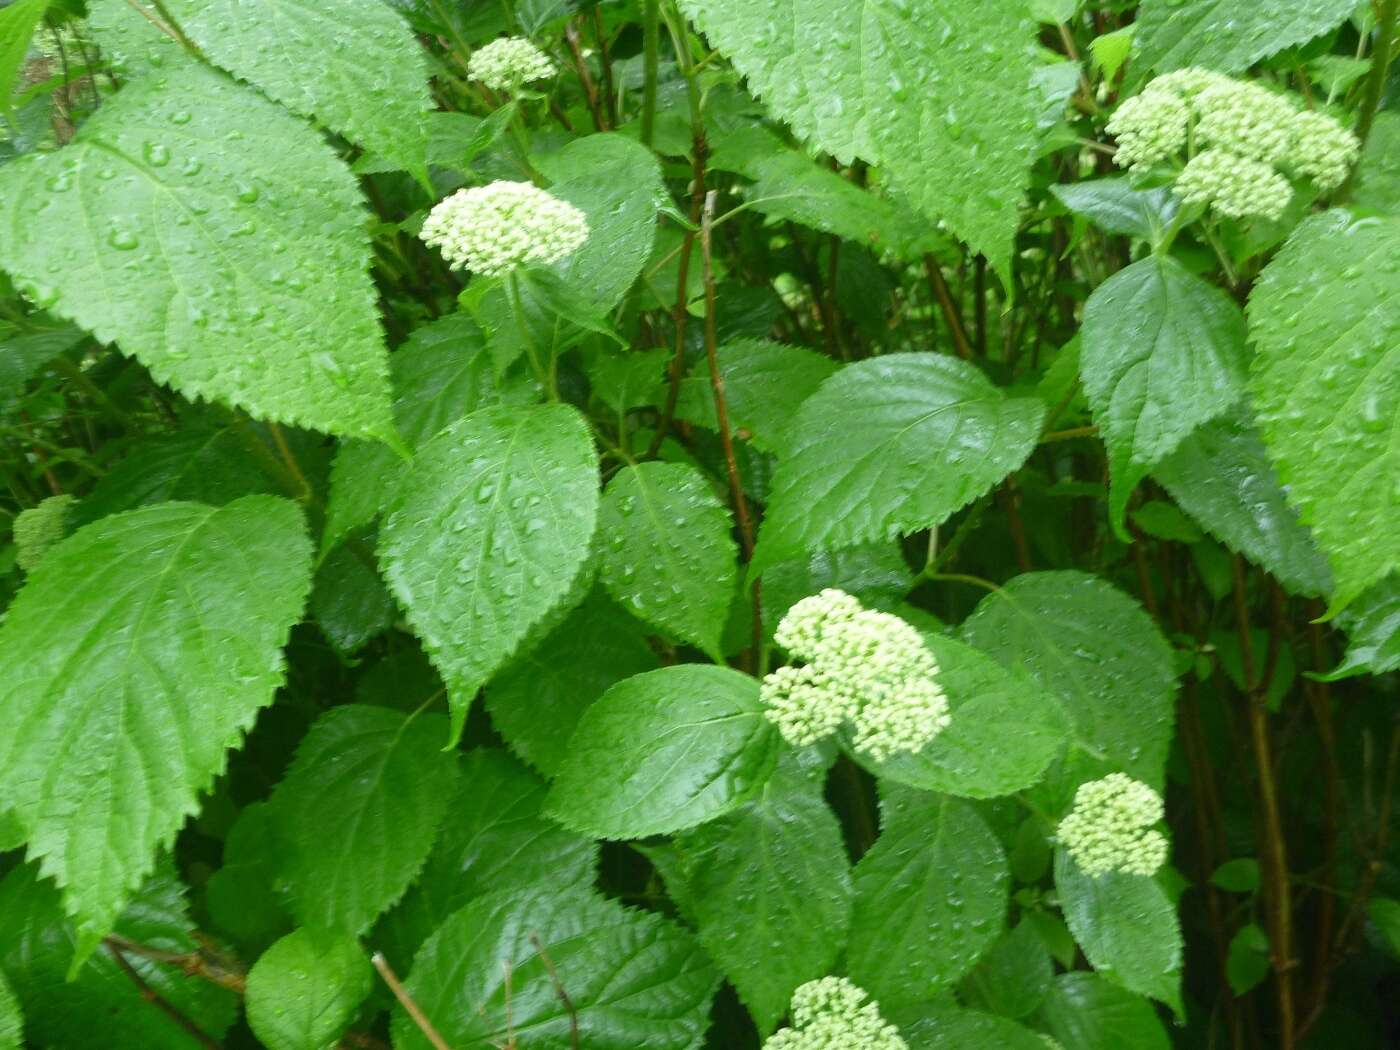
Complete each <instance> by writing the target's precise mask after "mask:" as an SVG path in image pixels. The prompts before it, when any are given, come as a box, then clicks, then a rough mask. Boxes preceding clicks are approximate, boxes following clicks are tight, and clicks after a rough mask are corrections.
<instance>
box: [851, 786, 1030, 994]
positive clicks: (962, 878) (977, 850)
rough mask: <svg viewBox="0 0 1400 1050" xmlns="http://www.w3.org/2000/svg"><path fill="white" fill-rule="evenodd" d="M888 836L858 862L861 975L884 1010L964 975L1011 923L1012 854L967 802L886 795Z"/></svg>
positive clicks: (856, 974) (905, 791)
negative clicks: (1008, 916)
mask: <svg viewBox="0 0 1400 1050" xmlns="http://www.w3.org/2000/svg"><path fill="white" fill-rule="evenodd" d="M881 811H882V820H881V832H880V837H879V838H878V839H877V840H876V841H875V845H874V846H872V847H871V848H870V851H869V852H868V853H866V855H865V856H864V857H862V858H861V859H860V863H859V864H857V865H856V872H855V884H856V903H855V914H854V917H853V919H852V922H851V943H850V947H849V949H848V950H847V953H846V963H847V968H848V970H849V972H850V976H851V980H853V981H855V982H856V984H858V985H860V986H861V987H862V988H864V989H865V990H866V991H868V992H869V993H870V994H871V995H873V996H874V997H875V998H876V999H878V1000H879V1001H880V1004H881V1005H882V1006H884V1007H894V1006H899V1005H903V1004H907V1003H915V1002H919V1001H922V1000H926V999H928V998H929V997H930V995H931V993H932V992H933V991H935V990H936V989H938V988H940V987H942V986H943V985H946V984H949V983H951V982H953V981H956V980H958V979H959V978H960V977H962V976H963V975H964V974H966V973H967V972H968V971H969V970H971V969H972V967H973V966H974V965H975V964H976V962H977V960H978V958H979V957H980V956H981V954H982V952H983V951H985V950H986V948H987V947H988V946H989V945H990V944H991V943H992V942H993V941H994V940H996V938H997V937H998V936H999V935H1000V934H1001V931H1002V929H1003V928H1004V927H1005V925H1006V906H1007V900H1006V888H1007V882H1008V881H1009V873H1008V871H1007V867H1006V854H1005V853H1003V852H1002V848H1001V844H1000V843H999V842H998V841H997V838H996V836H995V835H994V834H993V833H992V830H991V828H989V827H987V825H986V823H985V822H984V821H983V820H982V818H981V817H980V816H978V814H977V812H976V810H974V809H973V808H972V807H971V806H970V805H968V804H967V803H966V802H960V801H958V800H957V799H952V798H947V797H940V796H937V795H931V794H928V793H925V792H919V791H914V790H911V789H909V788H901V787H892V788H891V789H890V790H888V791H886V792H885V793H884V798H883V804H882V806H881Z"/></svg>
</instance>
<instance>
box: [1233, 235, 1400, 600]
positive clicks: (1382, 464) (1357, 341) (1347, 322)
mask: <svg viewBox="0 0 1400 1050" xmlns="http://www.w3.org/2000/svg"><path fill="white" fill-rule="evenodd" d="M1397 260H1400V218H1387V219H1377V218H1367V219H1357V218H1354V217H1353V216H1352V215H1351V214H1350V213H1349V212H1347V211H1345V210H1344V209H1340V208H1338V209H1334V210H1333V211H1329V212H1326V213H1324V214H1322V215H1315V216H1313V217H1312V218H1310V219H1308V220H1307V221H1306V222H1304V223H1303V224H1302V225H1301V226H1299V227H1298V229H1297V230H1295V231H1294V233H1293V236H1291V237H1290V238H1289V239H1288V243H1287V244H1285V245H1284V247H1283V250H1282V251H1280V252H1279V253H1278V255H1276V256H1274V259H1273V261H1272V262H1271V263H1269V265H1268V266H1267V267H1265V268H1264V272H1263V273H1262V274H1261V275H1260V277H1259V280H1258V282H1257V283H1256V284H1255V286H1254V291H1253V293H1252V294H1251V295H1250V298H1249V325H1250V335H1251V337H1252V338H1253V339H1254V342H1255V345H1256V346H1257V348H1258V353H1257V355H1256V356H1255V359H1254V376H1253V380H1252V386H1253V390H1254V408H1255V413H1256V415H1257V416H1258V419H1259V426H1260V429H1262V430H1263V432H1264V441H1265V443H1266V444H1268V446H1269V451H1270V452H1271V453H1272V454H1273V457H1274V461H1275V462H1276V463H1277V464H1278V468H1279V475H1280V476H1281V477H1282V478H1283V482H1284V484H1285V485H1287V486H1288V494H1289V497H1290V498H1291V499H1292V500H1293V501H1294V502H1295V503H1296V504H1297V506H1298V508H1299V511H1300V512H1301V515H1302V519H1303V521H1304V523H1306V524H1308V525H1310V526H1312V530H1313V535H1314V536H1315V537H1317V542H1318V545H1319V546H1320V547H1321V548H1322V549H1323V550H1324V551H1325V552H1326V553H1327V555H1328V557H1329V559H1330V560H1331V563H1332V572H1333V576H1334V577H1335V579H1336V584H1337V587H1336V591H1335V592H1334V593H1333V596H1332V608H1333V609H1334V610H1336V609H1340V608H1341V607H1343V606H1345V605H1346V604H1347V603H1348V602H1350V601H1351V600H1352V599H1353V598H1355V597H1356V596H1357V595H1359V594H1360V593H1361V592H1362V591H1364V590H1365V589H1366V588H1367V587H1369V586H1370V585H1371V584H1373V583H1375V582H1376V581H1377V580H1379V579H1381V578H1383V577H1385V576H1388V575H1389V574H1390V573H1391V572H1392V571H1394V570H1395V569H1396V568H1400V488H1397V486H1396V484H1395V479H1396V477H1397V476H1400V281H1397V280H1396V273H1397V267H1400V262H1397Z"/></svg>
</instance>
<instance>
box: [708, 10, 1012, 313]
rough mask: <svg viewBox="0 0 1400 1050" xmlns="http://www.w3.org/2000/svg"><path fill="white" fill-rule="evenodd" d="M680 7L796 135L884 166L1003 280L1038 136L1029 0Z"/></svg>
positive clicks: (819, 146)
mask: <svg viewBox="0 0 1400 1050" xmlns="http://www.w3.org/2000/svg"><path fill="white" fill-rule="evenodd" d="M681 8H682V10H683V11H685V13H686V14H687V15H689V16H690V17H691V18H692V19H693V20H694V21H695V24H696V25H697V26H698V27H699V28H700V30H701V32H703V33H704V34H705V35H706V36H708V37H709V38H710V41H711V43H713V44H714V45H715V47H717V48H718V49H719V50H720V51H722V52H723V53H724V54H725V55H726V56H728V57H729V59H730V60H731V61H732V62H733V63H734V65H735V67H736V68H737V69H738V70H739V72H740V73H741V74H742V75H743V76H744V78H745V79H746V80H747V81H748V84H749V88H750V90H751V91H752V92H753V93H754V94H755V95H757V96H759V97H760V98H762V99H763V101H764V102H765V103H767V105H768V107H769V109H770V110H771V111H772V112H773V114H774V115H775V116H777V117H778V118H779V119H781V120H784V121H786V122H787V123H789V124H791V125H792V128H793V130H794V131H795V132H796V133H797V135H798V136H799V137H800V138H802V139H804V140H806V141H808V142H809V143H810V144H811V145H812V146H813V147H814V148H816V149H818V150H821V151H823V152H826V153H831V154H833V155H835V156H836V157H837V158H838V159H839V160H840V161H841V162H842V163H849V162H850V160H851V159H852V158H854V157H860V158H861V159H863V160H866V161H868V162H870V163H871V164H874V165H877V166H879V167H882V168H884V169H885V170H886V171H888V172H889V174H890V176H891V178H892V180H893V181H894V183H895V185H896V186H897V187H898V188H899V189H901V190H902V191H903V192H904V194H905V195H906V196H907V197H908V198H909V200H910V201H911V202H912V203H913V204H914V205H915V206H916V207H918V208H919V209H920V210H922V211H923V212H925V213H926V214H927V215H928V216H930V217H931V218H934V219H939V220H942V221H943V222H945V223H947V225H948V227H949V228H950V229H951V230H952V231H953V233H955V234H956V235H957V236H959V237H961V238H962V239H963V240H965V241H967V242H968V244H969V245H971V246H972V248H973V250H974V251H979V252H981V253H982V254H983V255H985V256H986V257H987V259H988V260H989V261H990V262H991V263H992V266H993V268H994V269H996V270H997V271H998V272H1000V273H1001V274H1002V276H1003V280H1004V283H1006V284H1008V285H1009V284H1010V281H1009V269H1008V268H1009V266H1010V259H1011V241H1012V238H1013V236H1014V235H1015V232H1016V226H1017V221H1018V210H1019V206H1020V201H1021V195H1022V193H1023V192H1024V191H1025V189H1026V187H1027V185H1028V182H1029V167H1030V161H1031V155H1032V150H1033V148H1034V146H1035V142H1036V131H1035V117H1036V96H1035V92H1034V90H1033V89H1032V86H1031V73H1032V71H1033V69H1034V68H1035V66H1036V65H1037V61H1038V59H1037V55H1036V48H1035V33H1036V26H1035V22H1034V21H1033V20H1032V19H1031V18H1030V17H1029V12H1028V11H1027V10H1026V9H1025V7H1024V6H1023V5H1020V4H1007V3H1002V2H1000V0H955V2H951V3H948V4H943V5H940V6H939V7H938V8H936V9H932V8H929V7H927V6H912V7H911V6H903V5H900V4H892V3H885V2H883V0H880V2H877V0H862V2H859V3H845V2H843V0H757V2H754V0H682V3H681ZM930 157H937V158H938V163H937V164H931V163H929V158H930Z"/></svg>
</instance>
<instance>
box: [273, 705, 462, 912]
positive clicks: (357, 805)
mask: <svg viewBox="0 0 1400 1050" xmlns="http://www.w3.org/2000/svg"><path fill="white" fill-rule="evenodd" d="M446 732H447V726H446V722H445V719H443V718H442V716H440V715H429V714H418V715H404V714H402V713H400V712H398V711H392V710H390V709H389V708H387V707H369V706H363V705H358V704H355V705H350V706H347V707H336V708H332V709H331V710H330V711H327V712H326V713H325V714H324V715H322V716H321V717H320V718H318V719H317V720H316V722H315V724H313V725H312V727H311V729H310V730H309V731H308V732H307V734H306V736H305V737H303V738H302V741H301V744H300V745H299V746H298V747H297V753H296V759H295V761H293V763H292V766H291V768H290V769H289V770H288V771H287V775H286V777H285V778H284V779H283V780H282V782H281V783H280V784H278V785H277V789H276V791H274V792H273V794H272V819H273V823H274V825H275V833H276V836H277V838H278V841H279V842H281V843H282V848H283V850H284V853H283V854H282V856H281V858H280V865H279V866H280V871H281V874H282V877H283V879H284V881H285V882H286V884H287V888H288V890H289V892H290V898H291V912H292V914H293V916H295V917H296V919H297V922H298V923H300V924H301V925H303V926H308V927H311V928H312V929H317V930H327V931H332V930H333V931H338V932H342V933H346V934H350V935H352V936H358V935H359V934H361V933H363V932H364V931H365V930H366V929H367V928H368V927H369V925H370V923H372V922H373V921H374V920H375V917H376V916H378V915H379V913H380V912H382V911H383V910H384V909H385V908H387V907H388V906H389V905H390V904H392V903H394V901H396V900H398V899H399V897H400V896H402V894H403V892H404V890H406V889H407V888H408V885H409V883H410V882H412V881H413V878H414V876H415V875H417V874H418V870H419V869H420V868H421V867H422V866H423V862H424V861H425V860H426V859H427V857H428V851H429V850H430V849H432V846H433V837H434V836H435V835H436V834H437V829H438V825H439V824H440V823H441V822H442V819H443V816H444V815H445V814H446V812H447V804H448V801H449V800H450V799H451V797H452V792H453V789H454V788H455V786H456V782H457V766H456V762H455V761H454V760H453V756H452V754H451V753H450V752H446V751H443V750H442V740H443V737H444V736H445V735H446Z"/></svg>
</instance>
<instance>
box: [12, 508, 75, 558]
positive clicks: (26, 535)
mask: <svg viewBox="0 0 1400 1050" xmlns="http://www.w3.org/2000/svg"><path fill="white" fill-rule="evenodd" d="M73 502H74V501H73V497H72V496H70V495H67V494H64V495H62V496H50V497H48V499H45V500H40V501H39V503H38V504H37V505H36V506H33V507H30V508H28V509H27V510H22V511H20V512H19V513H18V514H16V515H15V520H14V522H13V524H12V525H11V531H12V533H13V535H14V540H15V564H17V565H18V566H19V567H20V568H21V569H23V570H24V571H25V572H32V571H33V570H34V566H36V565H38V564H39V562H41V561H43V559H44V555H46V554H48V552H49V550H50V548H52V547H53V546H54V545H55V544H57V543H58V541H59V540H61V539H63V537H64V536H66V535H67V534H68V515H69V513H70V512H71V511H72V509H73Z"/></svg>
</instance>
